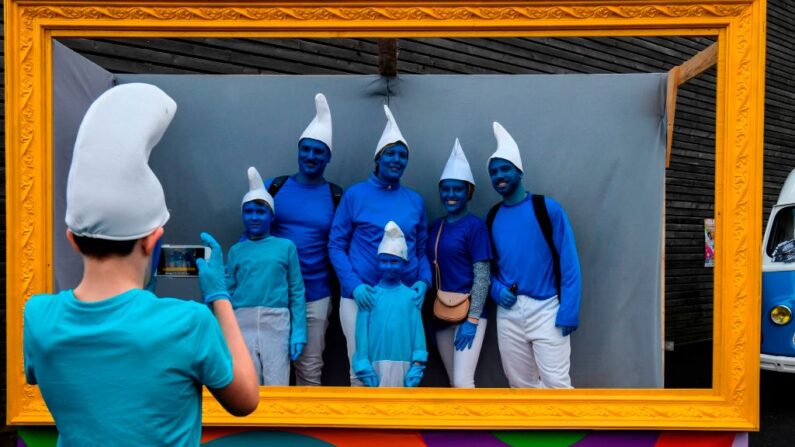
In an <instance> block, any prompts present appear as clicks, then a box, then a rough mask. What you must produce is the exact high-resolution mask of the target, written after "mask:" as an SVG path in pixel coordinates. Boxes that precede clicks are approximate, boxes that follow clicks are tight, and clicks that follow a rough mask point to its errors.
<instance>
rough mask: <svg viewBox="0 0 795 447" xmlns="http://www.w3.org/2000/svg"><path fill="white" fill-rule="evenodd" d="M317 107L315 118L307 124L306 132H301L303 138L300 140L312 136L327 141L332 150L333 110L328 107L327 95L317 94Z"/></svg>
mask: <svg viewBox="0 0 795 447" xmlns="http://www.w3.org/2000/svg"><path fill="white" fill-rule="evenodd" d="M315 109H316V110H317V114H316V115H315V118H314V119H313V120H312V122H311V123H309V125H308V126H306V129H304V133H302V134H301V138H299V139H298V141H301V140H303V139H304V138H312V139H314V140H318V141H322V142H324V143H326V146H328V149H329V150H332V149H331V110H330V109H329V107H328V101H326V97H325V96H324V95H323V94H322V93H318V94H317V95H315Z"/></svg>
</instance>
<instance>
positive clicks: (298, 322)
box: [226, 167, 306, 385]
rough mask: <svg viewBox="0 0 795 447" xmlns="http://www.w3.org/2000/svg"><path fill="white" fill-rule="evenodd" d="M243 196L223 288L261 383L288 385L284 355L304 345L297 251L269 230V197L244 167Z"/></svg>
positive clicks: (288, 356)
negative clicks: (242, 234)
mask: <svg viewBox="0 0 795 447" xmlns="http://www.w3.org/2000/svg"><path fill="white" fill-rule="evenodd" d="M248 179H249V192H248V193H246V195H245V196H244V197H243V205H242V207H243V224H244V225H245V227H246V234H247V236H248V237H247V238H246V239H245V240H242V241H240V242H238V243H236V244H235V245H233V246H232V248H230V249H229V256H228V259H227V272H226V276H227V288H228V289H229V293H230V294H231V295H232V305H233V306H234V308H235V316H236V317H237V321H238V324H239V325H240V330H241V332H242V333H243V338H244V339H245V340H246V345H247V346H248V350H249V352H250V353H251V358H252V360H253V361H254V369H255V370H256V371H257V374H258V375H259V380H260V384H261V385H288V384H289V381H290V360H297V359H298V358H299V357H300V356H301V352H302V351H303V349H304V346H305V345H306V300H305V299H304V280H303V278H302V277H301V267H300V264H299V262H298V251H297V250H296V248H295V244H293V242H292V241H290V240H289V239H283V238H280V237H275V236H271V235H270V224H271V222H272V221H273V216H274V209H273V208H274V207H273V197H271V195H270V194H268V191H266V190H265V187H264V185H263V182H262V177H260V175H259V172H257V170H256V169H255V168H253V167H251V168H248Z"/></svg>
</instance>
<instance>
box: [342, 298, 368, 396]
mask: <svg viewBox="0 0 795 447" xmlns="http://www.w3.org/2000/svg"><path fill="white" fill-rule="evenodd" d="M358 314H359V306H357V305H356V301H354V300H353V299H351V298H345V297H343V298H341V299H340V325H341V326H342V334H343V335H345V345H346V347H347V348H348V364H349V365H351V367H350V375H351V386H362V385H363V384H362V381H361V380H359V378H358V377H356V373H354V372H353V354H354V353H355V352H356V315H358Z"/></svg>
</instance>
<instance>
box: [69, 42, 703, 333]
mask: <svg viewBox="0 0 795 447" xmlns="http://www.w3.org/2000/svg"><path fill="white" fill-rule="evenodd" d="M711 42H712V41H711V40H709V39H704V38H700V39H686V38H670V39H659V38H621V39H611V38H578V39H521V38H510V39H401V40H399V55H398V70H399V73H412V74H417V73H420V74H426V73H427V74H446V73H466V74H488V73H555V74H565V73H628V72H661V71H667V70H668V69H670V68H671V67H673V66H674V65H677V64H680V63H682V62H683V61H684V60H687V59H688V58H689V57H691V56H692V55H694V54H695V53H697V52H698V51H700V50H701V49H703V48H705V47H706V46H708V45H709V44H710V43H711ZM64 43H65V44H66V45H68V46H69V47H71V48H72V49H74V50H76V51H78V52H80V53H81V54H83V55H85V56H86V57H88V58H89V59H91V60H93V61H95V62H96V63H98V64H99V65H102V66H104V67H106V68H107V69H109V70H111V71H116V72H127V73H141V72H146V73H152V72H155V73H172V74H178V73H214V74H220V73H234V74H258V73H279V74H352V73H370V74H373V73H377V71H378V69H377V67H378V44H377V41H376V40H372V39H332V40H314V39H280V40H264V39H112V40H111V39H104V40H80V39H78V40H68V41H64ZM714 98H715V73H714V69H713V70H711V71H709V72H707V73H705V74H703V75H702V76H700V77H698V78H696V79H694V80H693V81H691V82H690V83H688V84H686V85H685V86H684V87H683V88H682V89H681V90H680V93H679V99H678V106H677V116H676V131H675V135H674V136H675V141H674V149H673V156H672V163H671V169H669V170H668V173H667V192H666V194H667V211H666V216H667V222H666V227H667V235H668V237H667V240H666V334H667V337H666V338H668V339H669V340H674V341H675V342H676V343H687V342H691V341H699V340H707V339H710V337H711V331H712V324H711V318H712V313H711V311H712V269H710V268H704V266H703V259H704V254H703V252H704V248H703V241H704V236H703V219H704V218H705V217H711V216H712V203H713V198H714V194H713V189H714V183H713V177H714V174H713V172H714V138H713V136H712V134H713V133H714V121H715V99H714ZM586 299H587V297H586Z"/></svg>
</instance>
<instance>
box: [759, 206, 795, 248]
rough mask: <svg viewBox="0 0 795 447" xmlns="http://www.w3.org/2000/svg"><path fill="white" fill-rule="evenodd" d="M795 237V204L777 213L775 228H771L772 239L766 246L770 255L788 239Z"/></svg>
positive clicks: (774, 222)
mask: <svg viewBox="0 0 795 447" xmlns="http://www.w3.org/2000/svg"><path fill="white" fill-rule="evenodd" d="M793 239H795V206H788V207H786V208H783V209H781V210H780V211H779V212H778V213H776V220H775V221H773V228H771V230H770V239H769V240H768V241H767V247H766V248H765V249H766V251H767V255H768V256H773V250H775V249H776V247H777V246H778V245H779V244H780V243H782V242H786V241H791V240H793Z"/></svg>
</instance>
